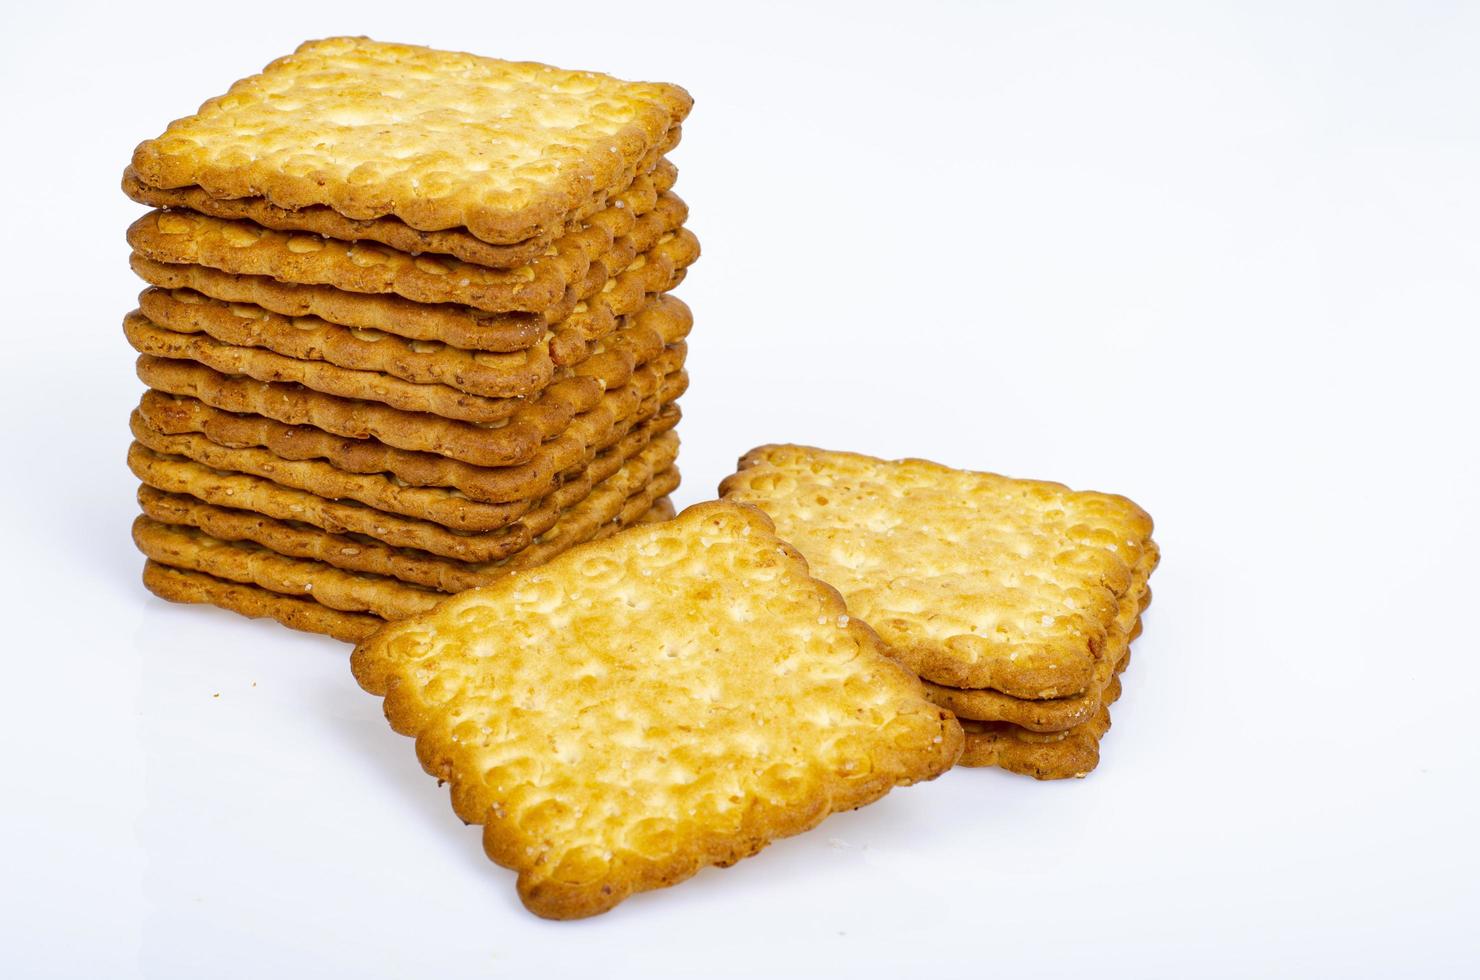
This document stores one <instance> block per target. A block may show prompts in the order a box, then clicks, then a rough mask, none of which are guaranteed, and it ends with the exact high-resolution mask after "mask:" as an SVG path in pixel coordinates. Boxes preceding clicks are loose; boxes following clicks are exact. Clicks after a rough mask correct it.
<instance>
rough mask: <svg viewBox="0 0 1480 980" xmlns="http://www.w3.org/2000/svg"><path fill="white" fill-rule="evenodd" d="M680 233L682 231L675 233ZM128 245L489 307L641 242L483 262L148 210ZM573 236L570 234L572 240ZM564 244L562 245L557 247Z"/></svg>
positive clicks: (552, 293) (605, 269) (604, 269)
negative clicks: (510, 262)
mask: <svg viewBox="0 0 1480 980" xmlns="http://www.w3.org/2000/svg"><path fill="white" fill-rule="evenodd" d="M687 216H688V207H687V206H686V205H685V204H684V203H683V201H682V200H681V199H680V198H678V197H677V196H676V195H674V194H672V193H669V194H664V195H663V196H662V197H661V198H659V200H658V204H657V206H656V207H655V208H654V209H653V211H652V213H650V214H648V215H644V216H643V217H641V218H639V219H638V222H639V223H655V224H656V225H657V226H658V227H661V228H664V229H666V230H667V231H673V230H674V229H677V228H678V227H679V226H680V225H682V224H683V221H684V219H685V218H686V217H687ZM677 233H678V234H681V235H683V234H688V233H686V232H683V231H679V232H677ZM127 237H128V243H129V244H130V245H131V246H133V248H134V250H135V251H137V252H139V253H140V254H141V255H144V256H146V257H148V258H151V259H153V260H155V261H156V262H166V263H172V264H180V263H184V264H193V265H204V266H208V267H210V268H212V269H217V270H220V271H222V272H228V273H231V274H233V275H250V276H268V277H270V278H272V279H277V280H280V281H283V282H297V283H307V284H312V285H320V286H332V287H334V288H336V289H340V290H344V291H346V292H352V293H393V294H395V295H397V296H401V297H403V298H405V299H409V300H414V301H416V302H418V303H456V304H461V305H464V306H470V307H472V308H474V309H477V310H482V311H484V312H487V313H510V312H515V313H518V312H524V313H539V312H541V311H543V310H547V309H550V308H552V307H554V306H556V305H557V304H558V303H559V302H560V301H561V299H562V298H563V297H564V296H565V295H566V291H567V290H568V289H571V288H580V287H581V286H582V284H583V283H586V282H587V281H588V275H590V274H592V272H593V268H595V267H598V266H599V268H597V269H596V274H597V276H598V277H601V278H604V277H607V276H610V275H613V274H615V273H616V272H617V271H619V270H620V269H621V268H622V267H623V266H624V265H625V264H626V262H627V261H630V257H631V256H633V255H635V254H637V252H638V251H640V249H639V248H638V246H637V244H636V243H635V241H628V240H625V239H624V240H623V241H621V242H619V243H613V245H612V246H611V249H610V252H611V254H609V255H608V254H605V253H602V252H599V251H598V250H597V249H598V247H599V244H600V243H601V242H602V241H603V239H602V237H601V236H597V235H595V234H594V233H590V234H585V235H584V236H566V237H565V238H562V239H561V240H560V242H558V243H557V244H556V245H555V246H552V250H557V251H555V253H554V254H552V255H548V256H544V255H542V256H540V257H539V258H537V259H535V260H534V262H532V263H530V264H529V265H526V266H519V267H518V268H515V269H490V268H488V267H487V266H482V265H473V264H472V263H471V262H463V261H461V260H460V259H454V258H452V257H451V256H445V255H437V256H433V255H411V254H409V253H407V252H397V251H395V250H394V249H390V248H386V247H385V246H383V245H372V244H367V243H364V242H354V243H350V242H342V241H340V240H338V239H336V238H324V237H322V236H320V235H302V234H292V233H289V232H284V231H273V230H272V229H270V228H263V227H262V226H260V225H256V224H253V223H252V222H250V221H227V220H225V219H223V218H212V217H211V216H210V215H205V214H199V213H197V212H194V211H157V210H156V211H150V212H149V213H147V214H145V215H144V216H143V217H141V218H139V219H138V220H137V221H135V222H134V223H133V224H132V225H130V226H129V229H128V235H127ZM577 237H579V238H580V241H577V242H573V241H572V239H574V238H577ZM559 249H563V250H559Z"/></svg>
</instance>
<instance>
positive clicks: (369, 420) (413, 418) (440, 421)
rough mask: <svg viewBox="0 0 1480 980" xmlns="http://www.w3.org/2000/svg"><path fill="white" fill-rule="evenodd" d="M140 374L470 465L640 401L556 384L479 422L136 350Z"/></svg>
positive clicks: (677, 351)
mask: <svg viewBox="0 0 1480 980" xmlns="http://www.w3.org/2000/svg"><path fill="white" fill-rule="evenodd" d="M686 352H687V349H686V347H685V345H684V344H683V343H678V344H675V345H673V346H671V347H669V348H667V349H665V350H664V351H663V352H662V353H661V354H659V355H658V357H656V358H655V359H653V360H652V361H649V362H648V363H647V364H645V365H643V366H642V367H641V368H640V369H639V370H638V371H637V372H634V375H633V380H634V382H636V381H637V379H638V378H640V377H648V378H649V379H650V380H651V379H652V378H659V377H663V376H665V375H669V374H673V373H676V372H678V371H680V370H682V365H683V361H684V357H685V354H686ZM137 370H138V375H139V378H140V380H142V381H143V382H144V383H145V384H146V385H148V386H149V387H151V388H155V389H158V390H160V391H164V392H167V393H169V394H172V395H183V396H187V397H190V398H197V399H199V400H200V401H202V402H204V403H205V404H207V405H210V406H211V407H212V408H217V409H220V410H221V411H223V412H234V413H237V414H243V415H261V416H263V417H265V418H269V419H274V420H276V421H278V422H282V423H284V424H286V425H307V426H312V427H314V428H317V429H321V430H323V431H325V432H328V433H331V434H333V435H337V436H342V437H345V438H349V439H361V440H368V439H373V440H376V441H378V442H381V443H384V444H385V445H387V446H391V447H394V448H396V449H402V450H408V451H411V452H423V453H434V454H436V455H439V456H446V457H448V458H450V459H455V460H461V461H462V462H464V463H469V464H472V465H474V466H488V467H498V466H517V465H519V464H522V463H527V462H529V461H530V460H531V459H533V458H534V457H535V456H536V455H537V454H538V453H539V451H540V447H541V445H542V444H544V443H545V442H546V441H547V440H549V439H551V438H553V437H555V436H557V435H559V434H560V433H561V432H563V431H565V429H566V428H567V427H568V426H570V424H571V421H572V419H574V418H576V417H577V416H578V415H580V414H581V413H583V412H590V411H593V410H596V409H597V408H598V406H603V405H606V406H609V407H614V406H617V405H619V404H620V403H625V407H623V408H620V409H617V410H615V414H616V415H617V417H619V418H626V417H630V416H631V415H632V413H633V412H634V411H635V410H636V409H637V407H638V405H639V404H640V402H641V399H642V390H643V389H642V387H641V386H640V385H638V384H635V383H634V384H625V385H623V386H622V387H619V388H614V389H612V390H610V391H607V392H606V393H605V394H603V393H602V392H601V390H600V385H599V384H598V385H595V386H594V387H595V390H594V391H593V390H592V387H593V386H591V385H588V384H585V383H584V380H583V379H571V380H572V381H583V383H582V384H570V385H566V384H564V383H561V384H559V385H555V386H552V387H551V388H550V389H548V390H547V391H545V392H543V393H542V394H541V396H540V397H539V398H537V399H534V400H532V401H529V402H527V403H526V404H525V405H524V407H523V408H521V409H519V410H518V411H517V412H515V413H514V414H513V415H512V416H510V417H509V418H508V419H507V420H504V421H500V422H494V423H489V424H478V423H471V422H462V421H458V420H454V419H447V418H443V417H441V416H437V415H432V414H429V413H425V412H405V411H401V410H400V409H395V408H391V407H389V406H387V405H384V404H382V403H380V402H373V401H365V400H360V399H349V398H340V397H337V396H335V395H327V394H324V393H322V392H317V391H313V390H311V389H306V388H302V387H300V386H298V385H292V384H282V383H274V382H266V381H257V380H255V379H252V378H245V377H239V376H227V375H223V374H221V373H220V372H217V371H212V370H211V369H210V368H208V367H205V366H204V365H202V364H199V363H196V362H194V361H176V360H167V359H163V358H156V357H151V356H149V355H147V354H146V355H141V356H140V357H139V360H138V364H137Z"/></svg>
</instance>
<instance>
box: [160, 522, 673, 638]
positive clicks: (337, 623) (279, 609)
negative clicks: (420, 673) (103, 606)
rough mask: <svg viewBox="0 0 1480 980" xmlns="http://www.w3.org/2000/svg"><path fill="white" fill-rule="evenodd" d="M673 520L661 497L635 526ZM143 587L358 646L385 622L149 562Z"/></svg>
mask: <svg viewBox="0 0 1480 980" xmlns="http://www.w3.org/2000/svg"><path fill="white" fill-rule="evenodd" d="M672 517H673V502H672V501H670V500H669V499H668V498H667V497H664V498H663V499H662V500H660V501H658V502H657V503H656V504H654V505H653V506H652V508H650V509H649V510H648V511H647V512H645V513H643V514H642V515H641V516H639V517H638V518H636V520H635V521H634V523H656V522H659V521H665V520H669V519H671V518H672ZM608 527H610V528H616V527H617V526H616V525H608ZM603 530H605V529H603ZM144 585H145V587H146V588H148V589H149V591H150V592H153V593H154V594H155V595H157V596H159V597H160V598H161V599H168V600H170V601H171V602H186V603H201V604H205V605H211V606H219V607H220V608H222V609H227V610H230V611H231V612H235V613H238V614H240V615H242V616H246V617H248V618H252V619H258V618H263V617H268V618H271V619H275V620H277V621H278V622H279V623H281V624H283V625H284V626H287V627H289V628H290V629H296V630H303V631H305V632H308V633H323V634H326V635H328V636H332V637H334V638H335V639H338V640H344V641H345V642H347V643H357V642H359V641H360V640H363V639H365V638H366V637H367V636H369V635H370V634H372V633H374V632H375V631H376V630H378V629H380V628H381V627H382V626H384V625H385V620H383V619H381V618H380V617H379V616H371V615H368V614H364V613H346V612H340V611H338V610H336V609H330V608H329V607H328V606H325V605H322V604H320V603H317V602H315V601H313V600H312V599H302V598H298V597H296V596H286V595H282V594H280V593H277V592H269V591H268V590H266V589H261V588H258V587H257V586H255V585H244V584H242V583H240V582H227V581H224V580H222V579H217V578H212V577H211V576H209V575H205V574H202V573H200V572H192V571H187V570H186V569H182V568H170V567H168V566H166V565H161V564H160V563H159V562H156V561H152V560H150V561H146V562H145V563H144Z"/></svg>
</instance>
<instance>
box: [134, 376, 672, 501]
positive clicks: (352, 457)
mask: <svg viewBox="0 0 1480 980" xmlns="http://www.w3.org/2000/svg"><path fill="white" fill-rule="evenodd" d="M687 384H688V375H687V374H686V373H684V372H682V371H680V372H678V373H675V374H669V375H667V376H665V377H662V378H658V377H656V375H655V374H654V373H653V372H650V371H647V370H646V369H644V370H642V371H640V372H638V375H637V377H636V378H634V380H633V382H632V383H631V384H629V385H628V386H627V387H626V388H623V389H620V390H618V391H615V392H608V393H607V394H606V395H605V396H604V397H603V400H602V404H601V405H600V406H599V407H598V408H597V409H595V410H593V411H591V412H586V413H583V414H581V415H578V416H576V417H575V418H574V419H573V420H571V424H570V425H569V426H567V427H566V429H565V430H564V431H563V432H561V433H560V435H558V436H556V437H555V438H554V439H551V440H549V441H548V442H546V443H544V444H543V445H542V446H541V447H540V451H539V453H538V454H536V456H535V458H534V459H532V460H530V461H529V462H527V463H522V464H520V465H518V466H504V467H486V466H472V465H470V464H468V463H464V462H461V461H460V460H455V459H448V458H447V457H446V456H438V455H436V454H434V453H418V452H408V451H406V450H401V449H395V448H392V447H390V446H387V445H385V444H384V443H380V442H377V441H375V440H373V439H347V438H344V437H342V436H335V435H331V434H329V433H327V432H324V431H323V430H321V429H317V428H314V427H313V426H310V425H297V426H295V425H285V424H283V423H281V422H276V421H273V420H272V419H267V418H263V417H261V416H257V415H236V414H233V413H231V412H223V411H220V410H219V409H215V408H211V407H210V406H209V405H206V404H205V403H203V402H201V401H199V400H197V399H194V398H186V397H180V396H175V395H167V394H164V393H163V392H159V391H146V392H145V393H144V395H143V397H142V398H140V400H139V407H138V410H137V415H138V422H139V424H137V425H134V426H133V428H134V430H135V431H134V435H135V438H137V439H138V440H139V441H140V442H141V443H143V444H144V445H145V446H147V447H149V448H150V449H153V450H154V451H155V452H160V453H164V454H166V455H174V456H185V457H188V458H190V459H193V460H195V461H196V462H198V463H201V464H202V465H206V466H210V467H212V468H213V469H218V470H231V471H232V472H240V473H250V474H252V475H254V476H260V477H263V478H265V479H269V480H274V481H276V482H279V483H282V484H283V485H285V486H291V487H295V488H297V489H300V490H307V491H308V492H310V493H316V494H319V495H320V496H324V497H329V498H331V499H338V498H340V497H350V498H352V499H355V500H359V501H361V502H362V503H368V504H370V506H373V507H378V508H380V509H382V510H390V511H393V512H395V513H398V514H399V513H404V514H407V516H410V517H426V518H427V519H428V520H438V519H439V518H437V517H434V516H432V514H433V512H430V511H428V510H427V509H426V507H427V502H428V501H434V500H444V499H447V500H452V499H458V498H463V499H467V500H469V501H470V502H472V503H473V504H494V505H497V504H507V503H513V502H516V501H520V500H527V499H529V498H531V497H537V496H539V495H540V494H543V493H545V492H547V491H548V490H549V489H550V488H551V487H552V486H554V484H555V482H556V481H557V480H558V479H560V478H561V477H562V475H564V474H568V473H571V472H573V471H576V470H578V469H580V468H581V467H583V466H585V465H586V464H587V463H589V462H590V461H591V459H592V458H593V457H594V456H595V455H596V454H597V453H599V452H602V451H604V450H605V449H606V448H607V447H608V446H610V445H611V444H612V443H613V442H614V441H616V440H617V439H621V438H623V437H624V436H625V435H626V434H627V432H628V431H630V430H631V429H633V428H634V427H641V426H648V425H649V420H652V424H653V425H661V426H662V427H664V428H671V427H672V425H673V424H674V423H676V422H677V420H678V417H679V411H680V410H679V408H678V406H677V405H676V404H674V399H676V398H678V397H679V396H681V395H682V394H683V392H684V389H685V388H686V387H687ZM634 399H636V401H634ZM196 435H200V436H204V437H205V438H204V440H202V439H197V438H194V436H196ZM175 437H183V438H175ZM264 451H265V452H264ZM318 460H322V461H323V463H324V464H327V466H325V465H321V464H317V463H315V462H314V461H318ZM300 463H307V464H309V465H299V464H300ZM356 477H366V478H369V479H368V480H366V479H357V478H356ZM376 478H379V482H378V483H376V482H374V480H375V479H376ZM423 487H426V488H444V489H445V490H448V491H456V493H455V494H448V493H439V494H438V495H437V496H435V497H429V496H428V495H426V494H418V493H416V492H415V491H416V490H417V489H418V488H423ZM400 490H405V491H407V493H406V494H402V493H400V492H399V491H400ZM402 496H406V497H407V498H408V499H406V500H405V501H403V502H398V498H400V497H402ZM408 506H409V507H410V510H408V509H407V507H408ZM479 510H480V508H477V507H473V508H471V509H470V513H476V512H478V511H479ZM487 513H488V514H490V515H491V514H495V513H499V512H498V511H496V510H489V511H488V512H487ZM477 520H478V519H477V518H472V517H470V518H468V519H467V520H466V521H454V522H453V523H451V524H449V525H448V526H450V527H456V528H457V529H459V530H475V529H479V530H488V529H489V527H488V526H487V525H486V524H477ZM470 521H471V522H473V523H472V524H470V523H468V522H470Z"/></svg>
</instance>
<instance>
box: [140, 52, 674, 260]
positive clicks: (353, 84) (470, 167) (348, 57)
mask: <svg viewBox="0 0 1480 980" xmlns="http://www.w3.org/2000/svg"><path fill="white" fill-rule="evenodd" d="M692 104H693V102H692V100H691V99H690V98H689V96H688V93H686V92H684V90H683V89H681V88H678V87H677V86H673V85H661V84H650V83H639V82H626V81H621V80H619V79H615V78H612V77H610V76H607V75H600V74H596V73H594V72H571V71H562V70H560V69H556V68H551V67H549V66H548V65H538V64H534V63H531V62H510V61H500V60H497V59H494V58H481V57H476V56H474V55H470V54H463V53H458V52H448V51H436V50H432V49H429V48H422V47H415V46H411V45H403V44H386V43H381V42H377V41H371V40H369V39H367V38H349V37H337V38H328V39H325V40H321V41H310V42H308V43H306V44H303V45H301V46H300V47H299V48H298V50H297V51H295V52H294V53H293V54H291V55H289V56H287V57H284V58H279V59H278V60H277V61H274V62H273V63H272V64H270V65H268V66H267V68H265V69H264V70H263V71H262V73H261V74H259V75H254V76H252V77H250V78H246V79H243V80H242V81H239V82H237V83H236V84H234V85H232V86H231V88H230V89H229V90H228V91H227V93H226V94H225V95H222V96H219V97H217V98H214V99H211V100H210V101H208V102H206V103H205V104H204V105H202V106H201V107H200V109H199V110H197V112H196V113H195V114H194V115H191V116H187V117H186V118H184V119H177V120H176V121H174V122H173V123H171V124H170V125H169V127H168V128H167V129H166V130H165V132H164V133H163V134H162V135H161V136H160V137H158V138H156V139H152V140H146V141H145V142H143V143H141V144H140V145H139V147H138V148H137V149H136V150H135V151H134V156H133V169H134V172H135V173H136V174H137V175H138V177H139V179H140V180H141V181H143V182H144V183H146V184H149V185H151V186H154V187H162V188H172V187H188V186H191V185H199V186H200V187H201V188H202V189H203V190H204V191H205V192H206V193H208V194H210V195H211V196H213V197H219V198H239V197H254V196H259V195H260V196H262V197H264V198H266V199H267V200H268V201H270V202H271V203H273V204H275V205H277V206H278V207H282V208H287V209H298V208H306V207H313V206H315V205H319V206H326V207H330V208H333V209H334V210H335V211H338V212H339V213H340V214H343V215H345V216H346V217H349V218H354V219H357V220H365V219H370V218H379V217H383V216H386V215H394V216H395V217H397V218H400V219H401V220H402V221H404V222H406V223H407V224H408V225H411V226H412V227H414V228H418V229H421V230H427V231H431V230H438V229H445V228H456V227H459V226H466V227H467V229H468V231H470V232H471V233H472V234H474V235H476V236H477V237H479V238H481V239H483V240H485V241H489V242H495V243H510V242H519V241H523V240H525V239H527V238H530V237H532V236H534V235H536V234H539V233H540V232H541V231H543V230H544V229H547V228H550V227H554V226H560V225H563V224H564V223H565V222H566V221H567V220H568V219H569V217H570V216H571V215H572V214H573V213H576V212H578V211H580V210H581V209H583V208H589V207H591V205H592V204H593V202H594V203H596V205H597V206H599V204H600V202H601V201H604V199H605V194H606V193H609V192H610V191H612V190H614V189H616V188H617V187H619V186H620V185H621V184H622V182H623V181H624V180H630V179H631V178H630V174H631V173H632V172H633V170H634V169H635V168H636V166H637V165H638V162H639V161H640V160H642V158H643V157H644V156H645V155H646V154H647V153H648V151H650V150H651V149H652V148H653V147H655V146H657V145H659V144H661V143H662V142H663V140H664V138H665V136H666V134H667V133H668V131H669V129H670V128H671V127H673V126H674V125H676V124H678V123H680V122H682V121H683V119H684V117H685V116H686V115H687V114H688V111H689V108H690V107H691V106H692Z"/></svg>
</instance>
